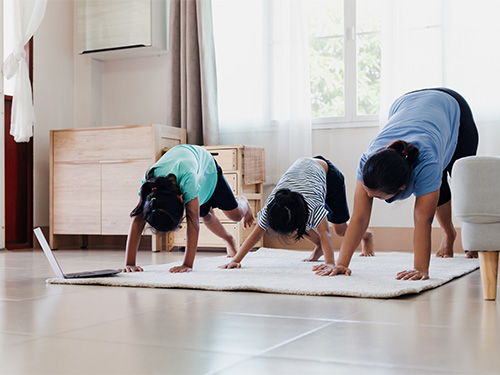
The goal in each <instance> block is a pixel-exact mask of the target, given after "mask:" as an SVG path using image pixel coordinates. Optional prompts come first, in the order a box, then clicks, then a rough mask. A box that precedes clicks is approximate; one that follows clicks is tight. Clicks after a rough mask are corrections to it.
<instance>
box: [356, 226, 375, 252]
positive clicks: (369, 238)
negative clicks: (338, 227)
mask: <svg viewBox="0 0 500 375" xmlns="http://www.w3.org/2000/svg"><path fill="white" fill-rule="evenodd" d="M359 256H361V257H373V256H375V250H374V245H373V232H372V231H371V230H370V229H368V230H367V231H366V232H365V234H364V235H363V238H362V239H361V254H359Z"/></svg>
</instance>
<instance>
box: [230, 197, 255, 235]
mask: <svg viewBox="0 0 500 375" xmlns="http://www.w3.org/2000/svg"><path fill="white" fill-rule="evenodd" d="M223 212H224V215H226V217H227V218H228V219H229V220H232V221H240V220H241V219H243V228H245V229H247V228H250V227H251V226H252V224H253V222H254V216H253V212H252V208H251V207H250V204H249V203H248V200H247V199H246V198H245V197H244V196H241V197H240V199H239V201H238V207H236V208H235V209H232V210H228V211H226V210H223Z"/></svg>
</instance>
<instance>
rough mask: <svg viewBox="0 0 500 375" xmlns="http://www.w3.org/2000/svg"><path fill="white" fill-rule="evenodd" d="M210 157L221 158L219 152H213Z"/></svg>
mask: <svg viewBox="0 0 500 375" xmlns="http://www.w3.org/2000/svg"><path fill="white" fill-rule="evenodd" d="M210 155H212V156H219V153H218V152H211V153H210Z"/></svg>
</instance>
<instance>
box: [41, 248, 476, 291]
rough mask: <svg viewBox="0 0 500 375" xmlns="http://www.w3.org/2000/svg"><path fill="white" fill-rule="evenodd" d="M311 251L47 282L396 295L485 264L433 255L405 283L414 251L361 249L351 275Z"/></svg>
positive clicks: (267, 251)
mask: <svg viewBox="0 0 500 375" xmlns="http://www.w3.org/2000/svg"><path fill="white" fill-rule="evenodd" d="M308 255H309V253H307V252H303V251H293V250H281V249H269V248H261V249H259V250H258V251H256V252H251V253H249V254H248V255H247V256H246V257H245V259H244V260H243V262H242V267H241V268H240V269H230V270H225V269H219V268H217V267H218V266H220V265H222V264H225V263H227V262H228V261H229V259H228V258H227V257H226V256H216V257H205V258H199V259H197V260H195V264H194V270H193V272H189V273H178V274H172V273H170V272H168V270H169V269H170V268H171V267H172V266H175V265H180V262H176V263H170V264H162V265H152V266H145V267H143V268H144V272H136V273H122V274H119V275H117V276H114V277H107V278H91V279H73V280H68V279H49V280H47V283H52V284H85V285H107V286H127V287H146V288H188V289H206V290H220V291H231V290H232V291H234V290H245V291H259V292H267V293H283V294H299V295H332V296H334V295H335V296H350V297H366V298H390V297H397V296H401V295H403V294H411V293H419V292H422V291H424V290H427V289H432V288H436V287H438V286H440V285H443V284H444V283H446V282H448V281H450V280H452V279H454V278H456V277H459V276H462V275H465V274H467V273H469V272H472V271H474V270H476V269H477V268H479V262H478V260H477V259H467V258H466V257H465V255H462V254H460V255H455V257H454V258H436V257H434V256H432V258H431V266H430V276H431V278H430V279H429V280H425V281H400V280H396V279H395V277H396V274H397V273H398V272H400V271H403V270H406V269H411V268H413V254H412V253H400V252H383V253H377V255H376V256H374V257H360V256H359V255H358V253H356V254H354V256H353V258H352V261H351V265H350V267H349V268H350V269H351V271H352V275H351V276H344V275H342V276H334V277H325V276H317V275H315V274H314V272H312V267H313V266H314V265H315V264H320V263H319V262H301V260H302V259H304V258H306V257H307V256H308ZM336 256H337V254H336Z"/></svg>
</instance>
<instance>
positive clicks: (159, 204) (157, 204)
mask: <svg viewBox="0 0 500 375" xmlns="http://www.w3.org/2000/svg"><path fill="white" fill-rule="evenodd" d="M145 179H146V181H145V182H144V183H143V184H142V186H141V189H140V191H139V196H140V199H139V203H138V204H137V206H136V207H135V208H134V209H133V210H132V212H131V213H130V216H137V215H140V214H142V215H143V216H144V219H145V220H146V222H147V223H148V224H149V225H151V227H152V228H153V229H154V230H156V231H158V232H170V231H172V230H174V229H176V228H177V227H178V226H179V224H180V222H181V221H182V218H183V215H184V204H183V203H182V201H181V199H180V196H181V194H182V193H181V191H180V189H179V187H178V186H177V184H176V183H174V182H173V181H172V180H171V179H170V178H168V177H155V175H154V168H151V169H150V170H149V171H148V172H147V174H146V177H145Z"/></svg>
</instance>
